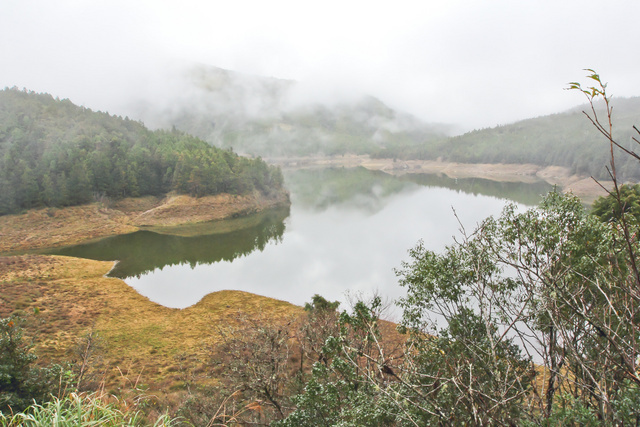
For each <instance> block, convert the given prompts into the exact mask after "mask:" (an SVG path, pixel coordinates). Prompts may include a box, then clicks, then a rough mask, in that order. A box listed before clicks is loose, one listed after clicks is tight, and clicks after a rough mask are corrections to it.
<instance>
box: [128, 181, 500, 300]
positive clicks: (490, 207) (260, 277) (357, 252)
mask: <svg viewBox="0 0 640 427" xmlns="http://www.w3.org/2000/svg"><path fill="white" fill-rule="evenodd" d="M386 202H387V203H386V204H385V205H384V206H383V207H382V208H381V209H379V210H377V211H375V212H370V211H362V210H357V209H349V208H348V207H344V206H342V207H341V206H340V205H333V206H330V207H328V208H327V209H325V210H323V211H322V212H318V211H317V210H313V209H307V208H301V207H297V206H296V205H295V203H294V205H293V206H292V209H291V216H290V217H289V218H288V220H287V226H286V230H285V232H284V235H283V237H282V241H281V242H280V243H278V244H269V245H267V246H266V247H265V248H264V250H263V251H254V252H252V253H249V254H246V255H245V256H242V257H239V258H236V259H235V260H233V261H232V262H228V261H221V262H216V263H214V264H208V265H202V264H199V265H197V266H196V267H195V268H191V266H189V265H174V266H167V267H164V269H163V270H161V271H160V270H156V271H153V272H152V273H148V274H145V275H142V276H141V277H139V278H130V279H126V282H127V283H128V284H129V285H131V286H132V287H133V288H135V289H136V290H138V292H140V293H141V294H143V295H145V296H147V297H149V298H150V299H151V300H152V301H155V302H158V303H160V304H162V305H165V306H168V307H177V308H184V307H188V306H190V305H193V304H195V303H197V302H198V301H199V300H200V299H202V297H204V296H205V295H207V294H209V293H211V292H215V291H218V290H225V289H232V290H242V291H247V292H252V293H256V294H260V295H265V296H268V297H272V298H277V299H281V300H285V301H289V302H292V303H294V304H298V305H303V304H304V303H305V302H308V301H310V299H311V297H312V296H313V295H314V294H316V293H317V294H321V295H322V296H324V297H325V298H327V299H330V300H340V301H343V302H344V301H346V300H347V297H346V294H345V293H346V292H349V293H350V294H352V295H355V294H358V293H361V294H363V295H364V296H367V295H371V294H372V293H373V292H375V291H376V290H377V292H378V293H379V294H380V295H381V296H382V297H388V298H391V299H397V298H398V297H400V296H402V295H403V294H404V291H403V289H402V288H400V287H399V286H398V284H397V278H396V277H395V274H394V271H393V269H394V268H397V267H399V266H400V263H401V262H402V261H403V260H408V254H407V251H408V250H409V249H410V248H412V247H414V246H415V245H416V243H417V242H418V240H420V239H423V240H424V242H425V246H426V247H427V248H428V249H431V250H440V249H442V248H443V247H444V246H445V245H449V244H451V243H452V242H453V240H452V236H454V235H459V232H458V229H459V224H458V222H457V219H456V218H455V216H454V214H453V211H452V209H451V207H452V206H453V207H454V208H455V210H456V212H457V214H458V217H459V218H460V220H461V222H462V223H463V225H464V226H465V227H466V229H467V230H468V231H471V230H473V228H475V225H476V223H477V222H479V221H481V220H482V219H483V218H485V217H487V216H489V215H495V214H498V213H499V212H500V211H501V210H502V208H503V206H504V204H505V201H504V200H500V199H496V198H493V197H486V196H475V195H469V194H465V193H459V192H456V191H452V190H448V189H442V188H428V187H422V188H420V189H418V190H417V191H411V192H400V193H397V194H394V195H392V196H389V197H388V199H387V200H386ZM343 307H344V306H343Z"/></svg>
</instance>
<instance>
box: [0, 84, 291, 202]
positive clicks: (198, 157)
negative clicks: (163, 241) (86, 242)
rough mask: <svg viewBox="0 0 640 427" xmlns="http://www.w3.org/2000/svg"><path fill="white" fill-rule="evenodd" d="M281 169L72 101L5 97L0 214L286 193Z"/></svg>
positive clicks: (11, 93)
mask: <svg viewBox="0 0 640 427" xmlns="http://www.w3.org/2000/svg"><path fill="white" fill-rule="evenodd" d="M282 183H283V178H282V174H281V172H280V170H279V169H278V168H276V167H273V166H268V165H267V164H266V163H265V162H264V161H262V160H261V159H248V158H243V157H240V156H238V155H236V154H234V153H232V152H230V151H225V150H220V149H217V148H214V147H212V146H210V145H209V144H207V143H206V142H204V141H202V140H200V139H197V138H195V137H193V136H190V135H187V134H185V133H182V132H178V131H155V132H152V131H150V130H148V129H147V128H145V127H144V125H142V123H140V122H135V121H132V120H129V119H126V118H125V119H123V118H121V117H115V116H111V115H109V114H107V113H101V112H94V111H91V110H89V109H86V108H83V107H79V106H76V105H74V104H73V103H71V101H69V100H58V99H54V98H53V97H52V96H51V95H47V94H38V93H35V92H28V91H21V90H17V89H5V90H3V91H0V215H2V214H7V213H14V212H19V211H21V210H23V209H28V208H32V207H39V206H70V205H78V204H84V203H87V202H90V201H93V200H96V199H100V198H105V197H106V198H113V199H118V198H123V197H129V196H143V195H161V194H164V193H167V192H169V191H176V192H178V193H183V194H190V195H192V196H197V197H199V196H203V195H215V194H218V193H231V194H246V193H250V192H252V191H260V192H262V193H263V194H268V193H271V192H277V191H278V190H279V189H281V187H282Z"/></svg>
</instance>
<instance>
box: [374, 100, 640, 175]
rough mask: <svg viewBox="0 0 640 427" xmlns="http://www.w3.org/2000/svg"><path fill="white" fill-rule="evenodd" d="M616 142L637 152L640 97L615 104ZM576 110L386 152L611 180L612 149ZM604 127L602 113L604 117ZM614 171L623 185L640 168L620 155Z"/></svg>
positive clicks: (578, 110) (388, 153)
mask: <svg viewBox="0 0 640 427" xmlns="http://www.w3.org/2000/svg"><path fill="white" fill-rule="evenodd" d="M612 105H613V107H614V110H613V125H614V137H615V139H616V141H618V142H620V143H622V144H628V148H630V149H631V150H633V151H635V152H638V151H640V146H639V145H638V144H636V143H635V142H633V141H632V139H631V138H632V136H635V137H638V136H639V135H638V134H637V133H636V132H635V131H634V130H633V128H632V126H633V125H634V124H635V125H640V97H635V98H619V99H616V98H614V99H613V101H612ZM586 109H588V106H583V107H580V108H574V109H572V110H569V111H567V112H564V113H560V114H553V115H549V116H544V117H538V118H533V119H528V120H522V121H519V122H516V123H513V124H510V125H505V126H498V127H494V128H491V129H482V130H475V131H472V132H468V133H466V134H464V135H460V136H456V137H453V138H450V139H448V140H446V141H437V142H435V143H431V144H424V145H423V146H421V147H405V148H402V149H399V150H396V151H393V150H386V151H384V152H381V153H380V155H382V156H386V157H399V158H417V159H436V158H439V157H440V158H442V159H443V160H450V161H456V162H468V163H533V164H537V165H542V166H551V165H556V166H565V167H568V168H570V169H571V171H572V172H573V173H576V174H584V175H591V176H594V177H595V178H598V179H607V178H609V176H608V173H607V171H606V169H605V167H606V166H608V165H609V143H608V141H607V139H606V138H605V137H604V136H603V135H601V134H600V133H599V132H598V131H597V130H596V129H595V127H594V126H593V125H592V124H591V123H590V122H589V120H588V119H587V118H586V117H585V116H584V114H583V113H582V110H586ZM599 114H601V117H602V119H603V120H604V121H605V122H606V115H604V111H600V112H599ZM616 153H617V157H616V168H617V171H618V173H619V175H620V177H621V178H622V179H623V180H634V181H637V180H640V164H638V161H637V160H634V159H633V158H631V157H630V156H628V155H625V154H623V153H622V152H621V150H616Z"/></svg>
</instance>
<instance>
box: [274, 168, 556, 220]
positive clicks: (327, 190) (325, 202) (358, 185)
mask: <svg viewBox="0 0 640 427" xmlns="http://www.w3.org/2000/svg"><path fill="white" fill-rule="evenodd" d="M286 181H287V186H288V187H289V188H290V189H291V193H292V195H293V197H294V203H298V204H299V205H301V206H304V207H305V208H310V209H314V210H320V211H322V210H325V209H327V208H329V207H330V206H333V205H349V206H354V207H357V208H363V209H366V210H370V211H377V210H379V209H381V208H382V207H383V206H384V205H385V200H386V199H387V198H388V197H389V196H391V195H394V194H398V193H400V192H402V191H406V190H407V189H408V188H414V189H415V188H417V187H415V184H417V185H419V186H422V187H441V188H448V189H451V190H455V191H459V192H463V193H467V194H474V195H478V194H480V195H484V196H491V197H498V198H505V199H510V200H513V201H515V202H518V203H523V204H525V205H536V204H538V203H539V202H540V200H541V199H542V196H543V195H545V194H547V193H548V192H549V191H551V190H552V188H553V187H552V186H551V185H550V184H548V183H546V182H543V181H540V182H536V183H532V184H526V183H521V182H497V181H491V180H488V179H481V178H449V177H448V176H445V175H436V174H413V173H412V174H406V175H402V176H394V175H389V174H387V173H385V172H382V171H371V170H368V169H365V168H364V167H357V168H327V169H307V170H304V169H303V170H297V171H292V172H288V173H287V175H286Z"/></svg>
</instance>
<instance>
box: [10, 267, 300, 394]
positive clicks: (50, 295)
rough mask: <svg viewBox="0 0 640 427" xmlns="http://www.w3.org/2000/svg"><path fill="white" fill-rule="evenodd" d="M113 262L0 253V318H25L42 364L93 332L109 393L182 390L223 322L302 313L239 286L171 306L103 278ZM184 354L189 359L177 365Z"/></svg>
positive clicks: (62, 357)
mask: <svg viewBox="0 0 640 427" xmlns="http://www.w3.org/2000/svg"><path fill="white" fill-rule="evenodd" d="M111 266H112V263H111V262H100V261H91V260H84V259H77V258H68V257H59V256H41V255H24V256H14V257H0V315H1V316H8V315H10V314H22V315H23V316H26V317H27V319H28V321H27V322H26V324H25V332H26V335H28V336H29V337H32V338H34V341H35V342H36V348H35V349H34V350H35V351H36V352H37V354H39V355H40V356H41V358H42V359H43V360H46V361H64V360H69V358H70V357H71V355H70V353H69V350H70V349H71V348H73V347H74V345H75V344H76V342H77V340H78V338H79V337H81V336H83V335H84V334H86V333H88V332H89V331H92V330H93V331H94V332H97V334H98V335H99V336H100V337H101V339H102V340H103V343H104V345H103V347H104V350H103V354H102V358H101V360H100V362H99V365H98V366H96V367H95V369H96V370H98V371H100V372H101V373H102V378H103V379H102V380H103V382H104V385H105V387H106V389H107V390H113V391H118V390H119V389H125V388H127V387H134V385H135V384H137V385H140V384H145V385H147V386H148V387H149V390H150V391H151V392H153V393H155V394H160V395H165V394H166V393H169V392H172V391H175V390H180V389H181V387H182V386H183V381H184V372H185V371H188V370H197V369H202V363H201V362H202V358H203V357H205V356H206V354H207V353H206V350H205V349H206V348H210V347H211V346H215V345H216V344H217V343H218V341H219V339H220V336H219V334H218V330H219V327H220V326H221V325H233V324H235V323H236V322H237V321H238V319H239V318H240V317H241V316H249V317H251V316H257V315H260V316H263V317H265V318H268V319H270V320H271V321H273V322H275V323H277V322H279V321H284V320H285V319H289V318H291V316H299V315H301V314H302V313H303V309H302V308H301V307H297V306H294V305H292V304H289V303H287V302H283V301H278V300H274V299H270V298H266V297H261V296H258V295H253V294H249V293H246V292H239V291H221V292H215V293H212V294H210V295H207V296H206V297H205V298H204V299H203V300H202V301H200V302H199V303H197V304H196V305H194V306H192V307H189V308H186V309H183V310H179V309H170V308H166V307H163V306H160V305H158V304H155V303H153V302H151V301H149V300H148V299H147V298H145V297H143V296H141V295H140V294H138V293H137V292H136V291H135V290H133V289H132V288H130V287H129V286H128V285H127V284H126V283H124V282H123V281H121V280H119V279H115V278H106V277H104V275H105V274H106V273H107V272H108V271H109V269H110V268H111ZM36 309H37V311H39V312H38V313H37V314H34V311H36ZM183 354H184V355H188V357H183V358H181V360H180V362H178V361H177V356H179V355H183ZM211 381H215V379H211Z"/></svg>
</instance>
